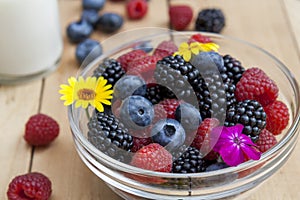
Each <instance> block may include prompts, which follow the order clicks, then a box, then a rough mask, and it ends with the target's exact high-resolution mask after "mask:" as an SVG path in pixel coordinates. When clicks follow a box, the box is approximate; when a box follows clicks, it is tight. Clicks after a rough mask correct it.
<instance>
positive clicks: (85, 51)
mask: <svg viewBox="0 0 300 200" xmlns="http://www.w3.org/2000/svg"><path fill="white" fill-rule="evenodd" d="M101 54H102V46H101V44H100V43H99V42H98V41H96V40H92V39H86V40H84V41H83V42H81V43H79V44H78V45H77V47H76V59H77V61H78V62H79V63H80V64H82V63H83V61H85V62H86V63H89V62H91V61H92V60H94V59H95V58H96V57H98V56H100V55H101ZM85 59H86V60H85Z"/></svg>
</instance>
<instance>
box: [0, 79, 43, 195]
mask: <svg viewBox="0 0 300 200" xmlns="http://www.w3.org/2000/svg"><path fill="white" fill-rule="evenodd" d="M40 91H41V81H34V82H32V83H27V84H23V85H16V86H0V113H1V117H0V127H1V132H0V167H1V170H0V199H6V191H7V188H8V184H9V182H10V180H11V179H12V178H14V177H15V176H16V175H20V174H24V173H26V172H28V170H29V164H30V157H31V147H30V146H29V145H27V143H26V142H25V140H24V139H23V135H24V130H25V123H26V121H27V120H28V118H29V117H30V116H31V115H33V114H35V113H37V112H38V107H39V98H40Z"/></svg>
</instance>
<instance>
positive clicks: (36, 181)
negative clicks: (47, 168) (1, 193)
mask: <svg viewBox="0 0 300 200" xmlns="http://www.w3.org/2000/svg"><path fill="white" fill-rule="evenodd" d="M51 192H52V189H51V181H50V180H49V179H48V177H46V176H45V175H43V174H41V173H38V172H32V173H27V174H23V175H19V176H16V177H15V178H14V179H13V180H12V181H11V182H10V184H9V186H8V190H7V197H8V199H9V200H26V199H28V200H29V199H34V200H47V199H49V198H50V195H51Z"/></svg>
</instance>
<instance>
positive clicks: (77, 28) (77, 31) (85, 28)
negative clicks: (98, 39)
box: [67, 20, 93, 43]
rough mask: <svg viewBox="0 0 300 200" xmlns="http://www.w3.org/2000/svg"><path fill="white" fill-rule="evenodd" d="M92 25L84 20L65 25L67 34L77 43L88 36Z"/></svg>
mask: <svg viewBox="0 0 300 200" xmlns="http://www.w3.org/2000/svg"><path fill="white" fill-rule="evenodd" d="M92 32H93V27H92V25H90V24H89V23H88V22H87V21H85V20H80V21H77V22H72V23H71V24H69V26H68V27H67V36H68V38H69V40H70V41H71V42H73V43H79V42H82V41H83V40H85V39H87V38H88V37H90V35H91V34H92Z"/></svg>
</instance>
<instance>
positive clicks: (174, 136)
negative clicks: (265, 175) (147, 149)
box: [151, 119, 185, 151]
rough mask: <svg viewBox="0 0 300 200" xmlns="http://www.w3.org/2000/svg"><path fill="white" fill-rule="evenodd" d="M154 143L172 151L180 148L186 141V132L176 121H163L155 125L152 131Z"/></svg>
mask: <svg viewBox="0 0 300 200" xmlns="http://www.w3.org/2000/svg"><path fill="white" fill-rule="evenodd" d="M151 138H152V140H153V142H155V143H158V144H160V145H162V146H166V148H167V149H168V150H169V151H170V150H174V149H175V148H179V147H180V146H181V145H182V144H183V143H184V141H185V131H184V129H183V127H182V126H181V125H180V123H179V122H178V121H177V120H175V119H162V120H160V121H158V122H157V123H156V124H154V125H153V127H152V130H151Z"/></svg>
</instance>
